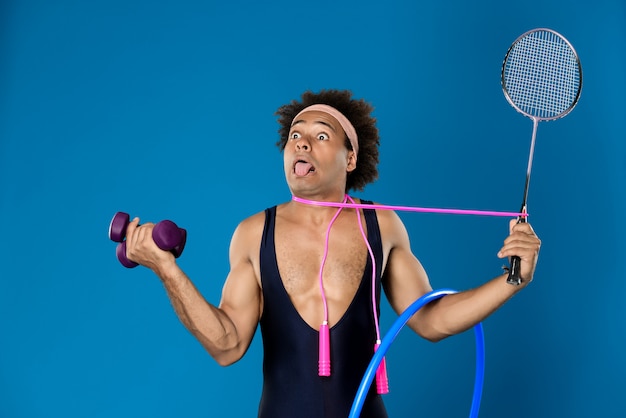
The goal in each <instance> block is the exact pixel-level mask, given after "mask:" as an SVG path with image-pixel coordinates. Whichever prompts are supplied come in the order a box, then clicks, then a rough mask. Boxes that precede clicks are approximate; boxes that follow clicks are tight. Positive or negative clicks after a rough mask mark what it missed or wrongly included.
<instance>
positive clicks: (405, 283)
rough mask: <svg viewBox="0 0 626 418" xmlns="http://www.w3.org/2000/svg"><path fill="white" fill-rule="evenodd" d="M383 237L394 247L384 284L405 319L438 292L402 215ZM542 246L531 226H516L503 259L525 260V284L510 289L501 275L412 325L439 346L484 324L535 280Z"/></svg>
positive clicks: (434, 306) (444, 301)
mask: <svg viewBox="0 0 626 418" xmlns="http://www.w3.org/2000/svg"><path fill="white" fill-rule="evenodd" d="M382 225H384V226H385V228H384V229H383V228H382ZM381 231H383V233H384V234H385V237H386V239H388V240H389V244H388V245H389V246H390V252H389V258H388V262H387V266H386V270H385V277H384V281H383V283H384V284H385V292H386V294H387V297H388V299H389V302H390V304H391V306H392V307H393V308H394V310H395V311H396V312H398V313H401V312H403V311H404V310H405V309H406V308H408V306H409V305H410V304H411V303H413V302H414V301H415V300H417V299H418V298H419V297H421V296H423V295H424V294H425V293H427V292H429V291H431V290H432V288H431V286H430V283H429V281H428V277H427V275H426V272H425V271H424V268H423V267H422V265H421V264H420V263H419V261H418V260H417V258H416V257H415V256H414V255H413V254H412V252H411V249H410V243H409V238H408V234H407V233H406V230H405V228H404V225H403V224H402V222H401V221H400V219H399V218H398V217H397V215H395V214H394V215H393V216H389V217H387V219H386V220H385V222H384V223H381ZM384 239H385V238H384ZM540 244H541V243H540V241H539V239H538V238H537V236H536V235H535V233H534V231H533V230H532V227H531V226H530V225H529V224H528V223H520V224H515V223H514V221H512V222H511V234H510V235H509V237H507V238H506V240H505V241H504V245H503V247H502V248H501V250H500V252H499V253H498V257H500V258H506V257H510V256H513V255H517V256H520V257H521V259H522V267H521V273H522V277H523V278H524V281H523V283H522V284H521V285H520V286H513V285H510V284H508V283H506V275H501V276H499V277H496V278H494V279H492V280H490V281H488V282H486V283H485V284H483V285H481V286H479V287H477V288H475V289H471V290H467V291H464V292H459V293H455V294H451V295H446V296H444V297H442V298H440V299H438V300H436V301H433V302H431V303H429V304H428V305H426V306H424V307H423V308H422V309H420V310H419V311H418V312H417V313H416V314H415V315H414V316H413V317H412V318H411V319H410V320H409V322H408V325H409V326H410V327H411V328H412V329H413V330H414V331H415V332H417V333H418V334H419V335H421V336H422V337H424V338H426V339H428V340H430V341H439V340H441V339H443V338H445V337H448V336H450V335H454V334H458V333H460V332H463V331H465V330H467V329H469V328H471V327H472V326H474V325H476V324H477V323H479V322H481V321H483V320H484V319H485V318H486V317H488V316H489V315H490V314H492V313H493V312H494V311H496V310H497V309H498V308H499V307H500V306H502V305H503V304H504V303H505V302H506V301H508V300H509V299H510V298H511V297H512V296H513V295H515V294H516V293H517V292H519V291H520V290H521V289H523V288H524V287H525V286H526V285H527V284H528V283H529V282H530V281H531V280H532V277H533V274H534V271H535V265H536V263H537V256H538V253H539V247H540Z"/></svg>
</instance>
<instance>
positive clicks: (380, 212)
mask: <svg viewBox="0 0 626 418" xmlns="http://www.w3.org/2000/svg"><path fill="white" fill-rule="evenodd" d="M374 204H377V203H374ZM376 217H377V218H378V225H379V228H380V234H381V237H382V239H383V241H384V242H385V244H386V245H390V246H391V247H396V246H398V245H403V244H406V243H408V234H407V231H406V227H405V226H404V222H402V219H400V216H398V214H397V213H396V212H395V211H393V210H384V209H377V210H376Z"/></svg>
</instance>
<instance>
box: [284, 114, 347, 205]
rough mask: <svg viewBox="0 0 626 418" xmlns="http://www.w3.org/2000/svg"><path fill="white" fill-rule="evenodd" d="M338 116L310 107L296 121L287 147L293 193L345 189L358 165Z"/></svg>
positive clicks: (288, 181)
mask: <svg viewBox="0 0 626 418" xmlns="http://www.w3.org/2000/svg"><path fill="white" fill-rule="evenodd" d="M345 141H346V134H345V133H344V131H343V129H342V128H341V125H340V124H339V122H337V120H336V119H335V118H333V117H332V116H330V115H328V114H327V113H324V112H320V111H309V112H305V113H303V114H301V115H300V116H298V118H297V119H296V120H294V121H293V124H292V125H291V129H290V131H289V140H288V141H287V144H286V145H285V149H284V151H283V158H284V169H285V177H286V179H287V184H288V185H289V188H290V189H291V192H292V193H293V194H296V195H298V194H306V195H310V194H333V193H339V194H341V195H343V193H345V186H346V179H347V175H348V173H349V172H351V171H352V170H354V169H355V168H356V164H355V158H354V152H353V151H350V150H348V149H347V148H346V145H345Z"/></svg>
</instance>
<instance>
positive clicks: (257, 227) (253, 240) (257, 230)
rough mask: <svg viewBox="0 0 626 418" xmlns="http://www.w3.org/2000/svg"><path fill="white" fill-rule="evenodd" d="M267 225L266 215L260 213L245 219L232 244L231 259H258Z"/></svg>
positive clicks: (236, 231) (236, 229) (238, 227)
mask: <svg viewBox="0 0 626 418" xmlns="http://www.w3.org/2000/svg"><path fill="white" fill-rule="evenodd" d="M264 225H265V213H264V212H258V213H255V214H254V215H252V216H250V217H248V218H246V219H244V220H243V221H241V222H240V223H239V225H237V228H235V232H234V233H233V236H232V239H231V243H230V255H231V257H233V256H235V257H245V258H249V259H254V258H255V257H256V258H258V254H259V251H258V250H259V248H260V245H261V238H262V236H263V227H264Z"/></svg>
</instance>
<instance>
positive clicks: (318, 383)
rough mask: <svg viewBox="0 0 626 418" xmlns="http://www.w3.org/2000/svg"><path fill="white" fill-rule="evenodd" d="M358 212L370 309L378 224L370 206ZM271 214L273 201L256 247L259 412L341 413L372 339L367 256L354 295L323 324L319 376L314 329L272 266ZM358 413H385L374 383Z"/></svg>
mask: <svg viewBox="0 0 626 418" xmlns="http://www.w3.org/2000/svg"><path fill="white" fill-rule="evenodd" d="M364 203H371V202H364ZM363 213H364V217H365V221H366V225H367V232H368V241H369V244H370V246H371V248H372V251H373V252H374V257H375V260H376V266H377V268H376V270H377V271H376V304H377V312H380V310H379V309H378V305H379V304H380V288H381V279H380V274H381V266H382V243H381V239H380V230H379V227H378V219H377V217H376V212H375V211H374V210H373V209H366V210H364V211H363ZM275 218H276V207H272V208H269V209H266V210H265V229H264V231H263V238H262V241H261V253H260V257H261V260H260V263H261V283H262V286H263V300H264V305H263V315H262V317H261V321H260V324H261V333H262V336H263V349H264V359H263V393H262V395H261V402H260V405H259V418H347V417H348V415H349V413H350V408H351V407H352V403H353V401H354V397H355V396H356V392H357V389H358V388H359V385H360V384H361V380H362V378H363V375H364V373H365V370H366V369H367V366H368V365H369V362H370V360H371V358H372V356H373V354H374V343H375V342H376V329H375V325H374V315H373V312H372V296H371V295H372V279H371V278H372V263H371V260H370V257H369V255H368V257H367V264H366V266H365V271H364V272H363V277H362V279H361V284H360V285H359V288H358V290H357V292H356V294H355V296H354V299H353V300H352V302H351V304H350V305H349V307H348V309H347V310H346V312H345V313H344V315H343V317H342V318H341V319H340V320H339V322H337V323H336V324H335V325H334V326H333V327H332V328H331V329H330V350H331V351H330V356H331V357H330V359H331V376H329V377H320V376H318V363H317V362H318V343H319V342H318V335H319V333H318V331H317V330H315V329H313V328H311V327H310V326H309V325H308V324H307V323H306V322H305V321H304V320H303V319H302V317H301V316H300V314H299V313H298V312H297V311H296V309H295V307H294V306H293V304H292V302H291V300H290V298H289V295H288V294H287V291H286V289H285V287H284V285H283V282H282V280H281V277H280V274H279V272H278V263H277V261H276V250H275V245H274V225H275ZM320 309H321V307H320ZM360 416H361V417H362V418H383V417H387V412H386V410H385V406H384V404H383V401H382V398H381V396H380V395H378V394H377V393H376V384H375V383H373V384H372V385H371V387H370V388H369V392H368V394H367V397H366V399H365V402H364V403H363V409H362V411H361V415H360Z"/></svg>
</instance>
